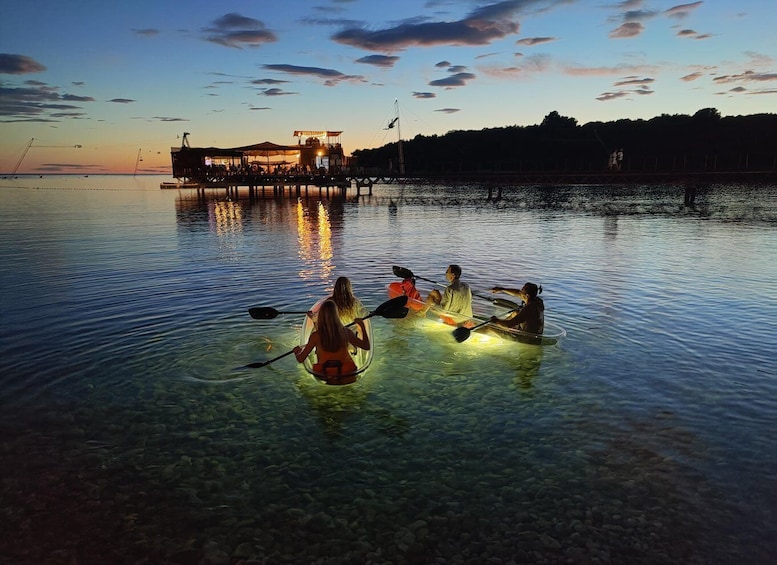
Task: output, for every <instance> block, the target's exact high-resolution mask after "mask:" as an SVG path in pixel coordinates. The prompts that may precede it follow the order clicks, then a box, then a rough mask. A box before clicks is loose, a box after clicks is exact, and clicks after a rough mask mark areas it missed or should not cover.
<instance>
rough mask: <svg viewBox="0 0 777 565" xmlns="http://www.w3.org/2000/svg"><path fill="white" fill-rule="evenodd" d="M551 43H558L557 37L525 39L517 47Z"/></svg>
mask: <svg viewBox="0 0 777 565" xmlns="http://www.w3.org/2000/svg"><path fill="white" fill-rule="evenodd" d="M551 41H556V38H555V37H525V38H524V39H519V40H518V41H516V42H515V43H516V44H517V45H529V46H531V45H541V44H543V43H550V42H551Z"/></svg>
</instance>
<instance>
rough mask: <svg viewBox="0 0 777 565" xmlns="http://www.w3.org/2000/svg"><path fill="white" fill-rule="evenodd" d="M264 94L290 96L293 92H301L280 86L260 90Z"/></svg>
mask: <svg viewBox="0 0 777 565" xmlns="http://www.w3.org/2000/svg"><path fill="white" fill-rule="evenodd" d="M260 94H262V95H264V96H290V95H292V94H299V92H289V91H286V90H282V89H280V88H267V89H265V90H263V91H262V92H260Z"/></svg>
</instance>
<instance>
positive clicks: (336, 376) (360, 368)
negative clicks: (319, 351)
mask: <svg viewBox="0 0 777 565" xmlns="http://www.w3.org/2000/svg"><path fill="white" fill-rule="evenodd" d="M328 298H329V297H328V296H325V297H324V298H322V299H320V300H319V301H318V302H316V303H315V304H314V305H313V307H312V308H311V309H310V311H311V312H313V313H314V314H315V313H316V312H318V309H319V308H321V304H323V303H324V301H325V300H327V299H328ZM314 318H315V317H313V318H311V317H310V316H308V315H307V314H306V315H305V321H304V322H303V324H302V330H300V336H299V343H300V347H304V346H305V344H306V343H307V342H308V338H309V337H310V334H311V333H313V330H314V329H315V320H314ZM349 329H351V330H355V331H358V330H359V327H358V326H356V324H354V325H352V326H350V327H349ZM364 329H365V330H366V331H367V337H368V338H369V340H370V349H369V350H366V351H365V350H364V349H361V348H356V353H355V354H351V357H352V358H353V360H354V362H355V363H356V370H355V371H352V372H349V373H341V372H340V371H339V370H338V367H322V366H321V364H320V363H319V362H318V359H317V357H316V352H315V351H312V352H311V353H310V355H308V358H307V359H305V361H304V362H303V363H302V366H303V367H305V370H306V371H307V372H308V373H310V374H311V375H313V376H314V377H315V378H316V380H317V381H319V382H321V383H323V384H327V385H346V384H351V383H354V382H356V381H357V380H359V378H361V376H362V375H363V374H364V372H365V371H366V370H367V369H368V368H369V366H370V363H372V356H373V352H374V351H375V342H374V341H373V339H372V320H369V319H367V320H364Z"/></svg>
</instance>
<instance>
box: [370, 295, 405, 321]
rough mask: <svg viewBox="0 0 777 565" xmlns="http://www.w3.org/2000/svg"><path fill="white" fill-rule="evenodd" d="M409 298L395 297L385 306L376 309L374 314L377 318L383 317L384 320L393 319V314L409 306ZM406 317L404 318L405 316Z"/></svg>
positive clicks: (387, 301) (384, 304)
mask: <svg viewBox="0 0 777 565" xmlns="http://www.w3.org/2000/svg"><path fill="white" fill-rule="evenodd" d="M407 298H408V297H407V296H405V295H402V296H395V297H394V298H392V299H391V300H386V302H384V303H383V304H381V305H380V306H378V307H377V308H375V311H374V312H373V314H375V315H376V316H383V317H384V318H392V317H393V316H392V313H393V312H395V311H397V310H401V309H402V308H404V307H405V305H407ZM403 317H404V316H403Z"/></svg>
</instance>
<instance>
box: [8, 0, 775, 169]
mask: <svg viewBox="0 0 777 565" xmlns="http://www.w3.org/2000/svg"><path fill="white" fill-rule="evenodd" d="M8 5H9V4H8V3H6V8H5V9H4V10H3V18H2V19H1V20H0V132H1V135H0V171H2V172H8V171H11V170H12V169H13V168H14V166H15V164H16V163H17V161H18V160H19V158H20V157H21V156H22V153H23V151H24V149H25V147H26V146H27V145H28V143H29V141H30V139H32V138H34V140H35V141H34V142H33V145H32V146H31V148H30V150H29V152H28V153H27V155H26V157H25V159H24V161H23V163H22V166H21V168H20V169H19V172H27V173H40V174H45V173H54V172H73V173H85V174H99V173H111V172H129V173H132V172H133V171H134V170H135V168H136V167H138V172H158V173H162V174H166V173H169V172H170V147H171V146H177V145H180V138H179V136H180V135H181V134H182V133H183V132H184V131H186V132H190V136H189V142H190V144H191V145H192V146H198V147H199V146H219V147H234V146H240V145H247V144H251V143H258V142H262V141H273V142H275V143H281V144H293V143H296V141H297V140H296V139H295V138H294V137H293V132H294V130H297V129H304V130H323V129H329V130H342V131H343V135H342V138H341V140H342V143H343V145H344V147H345V150H346V153H351V152H352V151H353V150H355V149H360V148H368V147H376V146H380V145H383V144H385V143H388V142H392V141H396V139H397V130H396V129H391V130H389V129H386V126H387V124H388V122H389V121H390V120H391V119H392V118H393V117H394V108H395V104H394V101H395V100H397V101H398V103H399V111H400V129H401V134H402V137H403V138H404V139H409V138H412V137H414V136H416V135H418V134H422V135H434V134H437V135H442V134H445V133H446V132H448V131H450V130H456V129H465V130H466V129H483V128H493V127H502V126H510V125H521V126H525V125H532V124H538V123H540V122H541V121H542V119H543V117H544V116H545V115H547V114H548V113H549V112H551V111H553V110H556V111H558V112H559V113H560V114H562V115H564V116H570V117H573V118H576V119H577V120H578V122H579V123H580V124H584V123H587V122H590V121H612V120H617V119H621V118H629V119H640V118H641V119H650V118H652V117H654V116H657V115H661V114H693V113H695V112H696V111H697V110H699V109H701V108H707V107H714V108H717V109H718V110H719V111H720V112H721V114H723V115H724V116H728V115H741V114H755V113H761V112H775V110H776V109H777V39H776V38H777V34H775V32H774V29H775V26H777V10H775V4H774V0H738V1H737V2H724V1H722V0H716V1H714V2H713V1H711V0H704V1H697V2H689V3H677V2H672V1H663V0H626V1H615V2H607V1H601V2H598V1H588V0H505V1H502V2H498V1H497V2H495V1H467V0H457V1H442V0H440V1H438V0H430V1H411V0H392V1H389V2H375V1H374V0H320V1H308V0H296V1H294V2H291V1H288V2H277V1H266V0H258V1H257V0H254V1H233V2H230V1H224V2H213V1H201V0H193V1H187V2H172V1H163V0H155V1H149V0H136V1H133V2H106V1H105V0H77V1H73V2H61V1H59V2H51V1H48V0H29V1H27V2H23V3H15V4H14V5H13V8H12V9H11V8H9V7H8ZM75 145H80V146H81V147H80V148H75ZM138 155H141V156H142V162H139V161H138V159H137V157H138Z"/></svg>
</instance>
